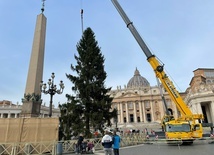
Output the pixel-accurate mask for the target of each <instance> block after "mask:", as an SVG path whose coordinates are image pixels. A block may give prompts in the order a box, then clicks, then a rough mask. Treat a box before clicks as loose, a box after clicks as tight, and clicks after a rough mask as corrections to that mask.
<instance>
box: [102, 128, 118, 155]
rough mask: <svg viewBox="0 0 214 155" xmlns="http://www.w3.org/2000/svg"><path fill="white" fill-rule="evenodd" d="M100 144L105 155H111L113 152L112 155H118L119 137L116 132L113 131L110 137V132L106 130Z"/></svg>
mask: <svg viewBox="0 0 214 155" xmlns="http://www.w3.org/2000/svg"><path fill="white" fill-rule="evenodd" d="M101 143H102V145H103V147H104V152H105V155H113V152H114V155H119V148H120V136H119V134H118V133H117V131H114V133H113V135H111V132H110V131H108V130H106V131H105V135H104V136H103V138H102V141H101ZM112 149H113V152H112Z"/></svg>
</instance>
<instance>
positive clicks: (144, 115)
mask: <svg viewBox="0 0 214 155" xmlns="http://www.w3.org/2000/svg"><path fill="white" fill-rule="evenodd" d="M142 104H143V121H144V123H146V122H147V120H146V112H145V103H144V102H142Z"/></svg>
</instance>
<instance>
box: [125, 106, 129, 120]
mask: <svg viewBox="0 0 214 155" xmlns="http://www.w3.org/2000/svg"><path fill="white" fill-rule="evenodd" d="M125 104H126V123H129V109H128V102H126V103H125Z"/></svg>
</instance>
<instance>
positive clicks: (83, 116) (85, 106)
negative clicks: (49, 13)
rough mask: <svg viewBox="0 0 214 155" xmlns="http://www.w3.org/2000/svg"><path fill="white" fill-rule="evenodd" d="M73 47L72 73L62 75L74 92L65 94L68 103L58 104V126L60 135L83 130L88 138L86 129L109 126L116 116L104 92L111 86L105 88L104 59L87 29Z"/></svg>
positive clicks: (75, 133)
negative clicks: (59, 126)
mask: <svg viewBox="0 0 214 155" xmlns="http://www.w3.org/2000/svg"><path fill="white" fill-rule="evenodd" d="M76 47H77V51H78V55H74V58H75V60H76V62H77V64H76V65H73V64H71V70H72V71H74V72H75V74H76V76H75V75H74V74H66V76H67V78H68V79H69V80H70V81H71V82H72V83H73V84H74V86H73V87H72V90H73V93H74V94H75V95H71V94H70V95H69V94H66V97H67V99H68V103H67V104H64V105H61V106H60V108H61V118H60V119H61V129H62V128H63V131H64V133H66V134H64V136H65V135H71V134H70V133H72V134H73V135H74V136H75V135H77V134H78V133H84V134H85V136H86V137H90V136H91V131H90V129H99V130H100V131H103V125H104V124H106V125H107V126H111V122H110V120H111V119H112V118H114V117H115V116H116V110H114V109H111V105H112V103H111V102H112V99H113V98H111V97H110V96H109V95H108V92H109V91H110V90H111V88H106V87H105V79H106V77H107V74H106V72H105V70H104V61H105V60H104V56H103V55H102V53H101V50H100V47H99V46H98V43H97V41H96V40H95V34H94V32H93V31H92V29H91V28H87V29H86V30H85V31H84V33H83V35H82V38H81V40H80V41H79V42H78V43H77V46H76ZM67 132H68V133H67ZM66 138H70V136H66Z"/></svg>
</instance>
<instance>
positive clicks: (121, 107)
mask: <svg viewBox="0 0 214 155" xmlns="http://www.w3.org/2000/svg"><path fill="white" fill-rule="evenodd" d="M120 121H121V122H120V123H124V120H123V103H120Z"/></svg>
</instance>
